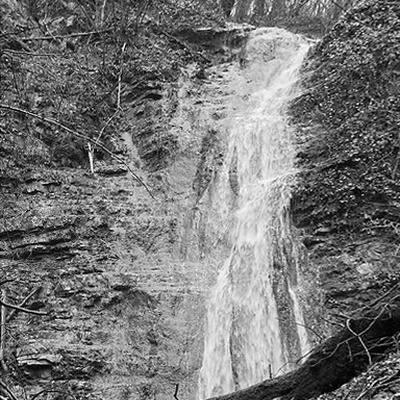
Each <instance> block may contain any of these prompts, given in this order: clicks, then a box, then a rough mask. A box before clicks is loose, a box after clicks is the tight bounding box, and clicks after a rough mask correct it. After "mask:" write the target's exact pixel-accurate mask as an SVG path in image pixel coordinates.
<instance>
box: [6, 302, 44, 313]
mask: <svg viewBox="0 0 400 400" xmlns="http://www.w3.org/2000/svg"><path fill="white" fill-rule="evenodd" d="M0 305H2V306H3V307H7V308H11V309H13V310H17V311H21V312H24V313H27V314H34V315H48V314H47V313H46V312H43V311H35V310H29V309H28V308H23V307H19V306H16V305H14V304H8V303H5V302H4V301H3V300H0Z"/></svg>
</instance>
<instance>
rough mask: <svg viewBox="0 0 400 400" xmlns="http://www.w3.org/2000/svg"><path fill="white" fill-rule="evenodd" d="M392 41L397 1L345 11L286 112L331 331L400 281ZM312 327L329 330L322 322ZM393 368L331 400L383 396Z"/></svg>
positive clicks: (399, 52) (306, 234)
mask: <svg viewBox="0 0 400 400" xmlns="http://www.w3.org/2000/svg"><path fill="white" fill-rule="evenodd" d="M399 39H400V4H399V3H398V2H397V1H391V0H379V1H367V2H365V3H364V4H363V5H362V6H359V7H357V8H356V9H354V10H352V11H351V12H349V13H348V14H346V15H345V16H344V17H343V18H342V19H341V20H340V21H339V22H338V23H337V24H336V25H335V27H334V28H333V29H332V31H331V32H330V33H329V34H328V35H327V36H326V37H325V38H324V39H323V40H322V41H321V42H320V43H319V44H318V45H317V47H316V48H315V50H314V51H313V53H312V54H311V55H310V59H309V62H308V64H307V65H306V66H305V68H304V77H305V78H304V82H303V83H304V93H303V95H302V96H301V97H300V98H298V99H297V101H295V102H294V104H293V107H292V115H293V118H294V122H295V123H296V124H297V126H298V132H299V134H298V140H299V145H300V149H299V154H298V159H299V167H300V168H301V169H302V171H303V172H302V174H301V182H300V185H299V188H298V190H297V193H296V195H295V198H294V200H293V215H294V220H295V223H296V225H297V226H298V227H299V228H300V231H301V232H302V234H303V239H304V243H305V244H306V246H307V248H308V253H309V271H312V272H311V274H310V276H312V277H313V279H315V281H316V282H317V281H319V282H320V284H321V287H322V290H323V293H324V297H325V305H324V307H325V310H326V309H327V310H329V311H330V312H331V313H332V317H331V318H332V319H333V321H332V322H334V323H343V322H344V321H345V320H346V316H347V315H349V314H351V313H353V312H354V311H355V310H357V309H358V308H360V307H361V306H363V305H365V304H367V303H368V302H369V301H370V300H371V299H374V298H378V297H379V296H381V295H383V294H384V293H385V292H386V291H387V290H389V289H391V288H396V287H397V286H396V285H398V283H399V281H400V272H399V267H398V262H399V247H398V246H399V239H400V237H399V232H400V231H399V227H400V225H399V222H400V221H399V218H400V202H399V200H400V191H399V188H400V187H399V183H398V182H399V178H400V175H399V173H400V172H399V136H398V135H399V132H398V129H399V124H400V114H399V110H400V103H399V75H400V64H399V58H400V44H399V43H400V41H399ZM394 290H398V289H394ZM394 293H395V292H394ZM314 327H315V328H316V329H317V330H319V329H321V332H322V333H325V332H327V331H329V330H335V327H334V325H331V324H327V321H325V320H324V319H323V320H320V321H319V323H315V326H314ZM398 365H399V360H398V357H392V358H391V359H390V360H389V361H388V362H387V363H383V364H382V365H381V367H379V366H376V367H374V368H373V369H372V370H371V375H368V374H367V375H365V376H362V377H361V378H360V380H359V381H357V380H356V381H355V382H354V383H353V384H351V385H350V387H349V388H344V389H342V390H340V391H339V392H338V393H337V394H336V395H334V396H332V397H329V398H342V396H344V397H346V398H348V397H347V396H349V395H350V396H351V398H353V397H352V396H354V398H359V397H357V396H358V395H361V393H363V391H364V394H377V393H379V390H380V391H381V396H383V397H380V398H390V396H391V394H390V393H398V386H396V379H397V378H396V370H398ZM380 368H381V369H380ZM385 376H387V378H388V383H387V385H386V383H385V382H386V381H385ZM390 376H391V379H389V378H390ZM366 382H370V384H368V385H370V391H369V392H368V393H367V392H366V390H367V386H368V385H367V383H366ZM390 382H392V383H390ZM393 382H394V383H393ZM383 383H385V384H383ZM379 386H382V388H380V389H379ZM351 388H353V389H351ZM349 390H350V393H348V391H349ZM352 390H353V391H352ZM344 397H343V398H344ZM327 398H328V397H327Z"/></svg>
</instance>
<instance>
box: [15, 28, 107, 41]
mask: <svg viewBox="0 0 400 400" xmlns="http://www.w3.org/2000/svg"><path fill="white" fill-rule="evenodd" d="M111 31H112V29H105V30H103V31H91V32H81V33H71V34H70V35H51V36H37V37H23V38H19V40H23V41H27V42H29V41H30V40H54V39H67V38H72V37H81V36H90V35H98V34H100V33H107V32H111Z"/></svg>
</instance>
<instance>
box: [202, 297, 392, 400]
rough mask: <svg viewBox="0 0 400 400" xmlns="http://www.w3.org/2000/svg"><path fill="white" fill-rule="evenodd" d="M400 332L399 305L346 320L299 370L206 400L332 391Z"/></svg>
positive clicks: (260, 399)
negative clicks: (341, 327)
mask: <svg viewBox="0 0 400 400" xmlns="http://www.w3.org/2000/svg"><path fill="white" fill-rule="evenodd" d="M399 332H400V306H399V305H395V302H393V303H392V302H389V303H386V304H385V305H383V306H381V307H380V308H374V309H373V310H371V309H370V310H368V312H366V313H365V314H364V315H363V316H360V317H358V318H354V319H348V320H347V321H346V324H345V326H344V327H343V329H341V330H340V331H339V332H338V333H337V334H336V335H334V336H332V337H330V338H329V339H327V340H326V341H325V342H323V343H322V344H320V345H319V346H318V347H316V348H315V349H314V350H313V351H312V352H311V353H310V355H309V356H308V358H307V359H306V361H305V362H304V363H303V365H302V366H301V367H299V368H298V369H296V370H294V371H292V372H289V373H287V374H285V375H282V376H279V377H277V378H273V379H268V380H265V381H263V382H260V383H257V384H255V385H253V386H250V387H248V388H246V389H242V390H239V391H236V392H233V393H230V394H226V395H223V396H218V397H213V398H210V399H209V400H272V399H275V398H277V397H280V398H281V400H306V399H310V398H311V397H315V396H319V395H321V394H323V393H328V392H331V391H333V390H335V389H337V388H339V387H340V386H342V385H343V384H345V383H347V382H348V381H350V380H351V379H352V378H353V377H355V376H357V375H359V374H360V373H361V372H363V371H365V370H366V368H367V367H368V366H369V365H370V364H371V363H373V362H376V361H378V360H379V359H381V358H382V356H383V355H384V354H385V353H386V352H387V351H388V350H390V349H391V348H392V347H393V345H394V344H395V337H394V336H395V335H396V334H397V333H399Z"/></svg>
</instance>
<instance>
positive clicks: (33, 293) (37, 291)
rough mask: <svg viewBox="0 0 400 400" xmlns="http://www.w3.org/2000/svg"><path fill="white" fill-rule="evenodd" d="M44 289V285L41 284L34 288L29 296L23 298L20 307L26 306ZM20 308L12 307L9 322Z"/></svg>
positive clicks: (8, 317)
mask: <svg viewBox="0 0 400 400" xmlns="http://www.w3.org/2000/svg"><path fill="white" fill-rule="evenodd" d="M41 290H42V287H41V286H39V287H37V288H36V289H34V290H33V291H32V292H31V293H29V294H28V296H26V297H25V299H24V300H22V302H21V303H20V304H19V305H18V307H24V306H25V304H26V303H27V302H28V301H29V300H30V299H31V298H32V297H33V296H35V295H36V294H38V293H39V292H40V291H41ZM18 311H19V310H16V309H12V310H11V311H10V313H9V314H8V316H7V320H6V321H7V322H9V321H11V319H12V318H13V317H14V315H15V314H16V313H17V312H18Z"/></svg>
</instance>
